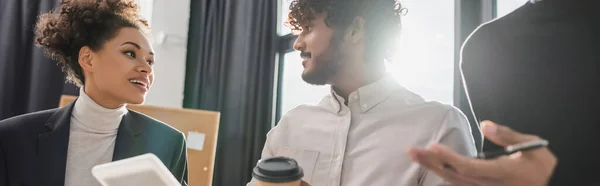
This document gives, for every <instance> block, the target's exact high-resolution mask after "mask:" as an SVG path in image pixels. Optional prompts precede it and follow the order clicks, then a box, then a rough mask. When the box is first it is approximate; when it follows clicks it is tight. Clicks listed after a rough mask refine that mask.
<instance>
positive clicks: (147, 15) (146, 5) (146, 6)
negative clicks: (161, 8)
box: [135, 0, 154, 23]
mask: <svg viewBox="0 0 600 186" xmlns="http://www.w3.org/2000/svg"><path fill="white" fill-rule="evenodd" d="M135 2H136V3H137V4H138V5H139V6H140V14H142V17H144V19H146V20H147V21H148V22H149V23H151V22H152V8H154V0H135Z"/></svg>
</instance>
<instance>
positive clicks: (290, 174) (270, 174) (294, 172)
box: [252, 157, 304, 186]
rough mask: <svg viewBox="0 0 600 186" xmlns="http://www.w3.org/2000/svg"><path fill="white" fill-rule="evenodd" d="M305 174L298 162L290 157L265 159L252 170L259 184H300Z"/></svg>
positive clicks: (285, 185)
mask: <svg viewBox="0 0 600 186" xmlns="http://www.w3.org/2000/svg"><path fill="white" fill-rule="evenodd" d="M303 176H304V172H302V168H301V167H300V166H298V162H296V160H294V159H292V158H288V157H272V158H267V159H263V160H261V161H260V162H259V163H258V164H257V165H256V167H254V170H253V171H252V177H254V179H256V185H257V186H300V182H301V180H302V177H303Z"/></svg>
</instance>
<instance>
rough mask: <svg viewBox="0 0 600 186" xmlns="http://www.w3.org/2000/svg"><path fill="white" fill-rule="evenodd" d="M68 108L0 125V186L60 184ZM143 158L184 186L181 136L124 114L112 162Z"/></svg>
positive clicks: (151, 121) (142, 117)
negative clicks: (151, 159)
mask: <svg viewBox="0 0 600 186" xmlns="http://www.w3.org/2000/svg"><path fill="white" fill-rule="evenodd" d="M73 103H75V102H73ZM73 103H71V104H70V105H68V106H65V107H63V108H59V109H52V110H46V111H41V112H36V113H31V114H26V115H21V116H17V117H13V118H9V119H6V120H2V121H0V186H5V185H9V186H17V185H19V186H21V185H27V186H34V185H35V186H37V185H45V186H46V185H47V186H62V185H64V182H65V167H66V161H67V149H68V144H69V129H70V125H71V111H72V110H73V106H74V104H73ZM145 153H153V154H155V155H156V156H157V157H158V158H159V159H160V160H161V161H162V162H163V163H164V164H165V166H166V167H167V168H168V169H169V170H170V171H171V173H173V175H174V176H175V177H176V178H177V179H178V180H180V181H181V182H182V183H183V184H184V185H185V183H184V182H187V154H186V144H185V139H184V135H183V134H182V133H181V132H179V131H177V130H175V129H173V128H171V127H169V126H168V125H166V124H164V123H162V122H160V121H157V120H154V119H152V118H150V117H147V116H145V115H142V114H140V113H137V112H135V111H131V110H129V112H128V113H127V114H126V115H125V116H123V119H122V121H121V124H120V126H119V131H118V133H117V139H116V144H115V150H114V155H113V161H114V160H120V159H124V158H128V157H133V156H137V155H141V154H145Z"/></svg>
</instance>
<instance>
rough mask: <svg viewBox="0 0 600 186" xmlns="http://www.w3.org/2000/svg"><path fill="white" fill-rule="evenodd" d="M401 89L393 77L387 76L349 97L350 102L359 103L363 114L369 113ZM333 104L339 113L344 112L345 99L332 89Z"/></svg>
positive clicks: (359, 89) (361, 88)
mask: <svg viewBox="0 0 600 186" xmlns="http://www.w3.org/2000/svg"><path fill="white" fill-rule="evenodd" d="M398 88H400V85H399V84H398V82H397V81H396V79H394V77H392V76H391V75H386V76H384V77H383V78H381V79H379V80H377V81H375V82H373V83H371V84H368V85H365V86H362V87H360V88H358V89H357V90H356V91H354V92H352V93H350V96H348V102H349V103H352V102H358V103H359V106H360V109H361V111H362V112H367V111H369V110H370V109H371V108H373V107H374V106H375V105H377V104H379V103H381V102H383V101H384V100H385V99H387V98H388V97H390V96H391V95H392V94H393V93H394V91H395V90H396V89H398ZM331 97H332V99H331V104H332V106H333V108H334V110H336V111H337V112H338V113H340V112H341V111H342V105H344V102H345V100H344V98H343V97H342V96H339V95H338V94H337V93H336V92H335V91H334V90H333V87H332V88H331Z"/></svg>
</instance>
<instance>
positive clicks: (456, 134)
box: [421, 107, 477, 186]
mask: <svg viewBox="0 0 600 186" xmlns="http://www.w3.org/2000/svg"><path fill="white" fill-rule="evenodd" d="M434 142H436V143H440V144H442V145H445V146H447V147H449V148H450V149H452V150H454V151H456V152H457V153H458V154H460V155H463V156H470V157H474V156H475V155H476V154H477V150H476V148H475V141H474V140H473V135H472V133H471V127H470V125H469V122H468V120H467V118H466V116H465V115H464V114H463V113H462V112H461V111H459V110H458V109H456V108H454V107H453V108H452V109H450V111H449V112H448V113H447V114H446V116H445V118H444V120H443V123H442V126H441V127H440V130H439V131H438V132H437V134H436V135H435V137H434ZM421 185H422V186H441V185H449V184H448V183H445V182H444V180H443V179H442V178H441V177H439V176H437V175H435V174H434V173H433V172H429V171H425V173H424V176H423V179H422V181H421Z"/></svg>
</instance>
